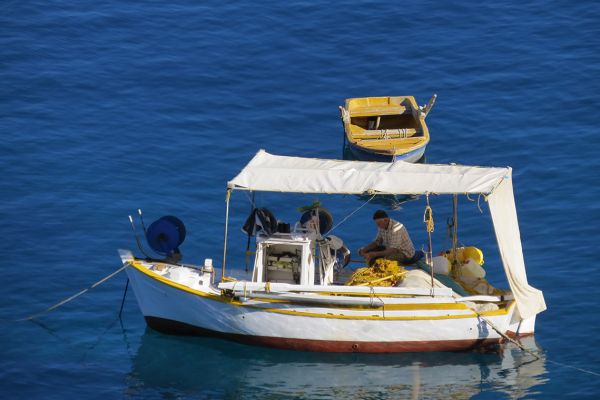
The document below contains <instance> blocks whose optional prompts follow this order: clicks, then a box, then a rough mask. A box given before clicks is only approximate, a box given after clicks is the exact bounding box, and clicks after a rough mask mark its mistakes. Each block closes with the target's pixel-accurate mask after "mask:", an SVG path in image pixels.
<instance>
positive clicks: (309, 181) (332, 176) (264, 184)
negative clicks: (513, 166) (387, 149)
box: [228, 150, 510, 194]
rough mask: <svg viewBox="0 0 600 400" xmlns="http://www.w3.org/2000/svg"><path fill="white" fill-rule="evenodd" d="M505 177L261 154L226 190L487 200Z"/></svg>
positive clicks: (475, 170)
mask: <svg viewBox="0 0 600 400" xmlns="http://www.w3.org/2000/svg"><path fill="white" fill-rule="evenodd" d="M509 174H510V168H508V167H505V168H484V167H470V166H464V165H433V164H411V163H407V162H403V161H397V162H395V163H380V162H366V161H344V160H324V159H317V158H302V157H286V156H276V155H272V154H269V153H267V152H265V151H264V150H260V151H259V152H258V153H256V155H255V156H254V158H253V159H252V160H251V161H250V162H249V163H248V165H246V167H244V169H243V170H242V171H241V172H240V173H239V174H238V176H236V177H235V178H234V179H233V180H231V181H230V182H229V183H228V187H229V188H231V189H246V190H255V191H270V192H299V193H328V194H362V193H381V194H424V193H438V194H444V193H446V194H447V193H483V194H489V193H491V192H492V190H493V189H494V187H496V186H497V185H498V184H500V182H501V181H502V179H504V178H505V177H506V176H508V175H509Z"/></svg>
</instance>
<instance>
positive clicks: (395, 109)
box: [350, 105, 407, 117]
mask: <svg viewBox="0 0 600 400" xmlns="http://www.w3.org/2000/svg"><path fill="white" fill-rule="evenodd" d="M406 111H407V108H406V107H404V106H400V105H383V106H364V107H353V108H351V109H350V117H377V116H380V115H400V114H404V113H405V112H406Z"/></svg>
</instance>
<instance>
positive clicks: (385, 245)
mask: <svg viewBox="0 0 600 400" xmlns="http://www.w3.org/2000/svg"><path fill="white" fill-rule="evenodd" d="M373 220H374V221H375V224H376V225H377V227H378V228H379V229H378V231H377V236H376V237H375V240H373V241H372V242H371V243H369V244H368V245H366V246H364V247H361V248H360V249H358V254H359V255H361V256H363V257H364V258H365V262H366V263H367V265H371V264H372V262H373V261H374V260H375V259H377V258H386V259H389V260H396V261H398V262H399V263H400V264H405V265H406V264H410V263H412V262H413V260H414V257H415V248H414V246H413V244H412V241H411V240H410V237H409V236H408V231H407V230H406V228H405V227H404V225H402V224H401V223H400V222H398V221H396V220H393V219H391V218H390V217H388V215H387V213H386V212H385V211H383V210H377V211H375V214H373Z"/></svg>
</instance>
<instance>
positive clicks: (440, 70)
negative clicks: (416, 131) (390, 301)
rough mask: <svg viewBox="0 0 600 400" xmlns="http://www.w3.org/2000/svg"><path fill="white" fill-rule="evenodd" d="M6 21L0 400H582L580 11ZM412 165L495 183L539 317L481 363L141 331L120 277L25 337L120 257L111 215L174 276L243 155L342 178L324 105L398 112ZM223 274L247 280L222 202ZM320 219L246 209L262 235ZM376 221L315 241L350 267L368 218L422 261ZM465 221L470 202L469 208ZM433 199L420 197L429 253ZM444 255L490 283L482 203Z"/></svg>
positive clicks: (596, 77) (482, 8)
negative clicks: (167, 234) (327, 242)
mask: <svg viewBox="0 0 600 400" xmlns="http://www.w3.org/2000/svg"><path fill="white" fill-rule="evenodd" d="M477 3H478V2H469V1H455V2H442V1H440V2H435V1H425V2H381V1H365V2H337V3H334V4H331V5H326V4H324V3H316V2H314V3H313V2H308V1H289V2H281V1H265V2H260V3H256V4H255V3H254V2H222V1H220V2H217V1H204V2H196V1H179V0H175V1H170V2H162V1H160V2H159V1H147V2H118V1H110V0H108V1H102V2H96V1H87V0H82V1H27V2H23V1H11V0H7V1H4V2H2V3H1V4H0V82H1V83H0V134H1V138H2V140H1V142H0V172H1V178H0V193H2V200H1V201H0V222H1V224H0V236H1V237H2V239H1V240H0V251H1V253H2V257H3V260H4V261H3V262H2V267H1V268H2V273H1V274H0V276H1V278H0V279H1V283H2V284H1V287H2V294H1V296H0V318H1V319H2V322H1V323H0V397H1V398H3V399H4V398H6V399H38V398H39V399H64V398H68V397H70V398H78V399H88V398H89V399H94V398H102V399H107V398H144V399H147V398H161V399H184V398H199V399H208V398H210V399H219V398H261V399H262V398H270V399H277V398H336V399H338V398H352V399H354V398H370V399H382V398H411V397H412V398H453V399H466V398H479V399H497V398H509V399H512V398H540V399H548V398H574V399H582V398H598V396H599V395H600V375H599V374H600V367H599V365H600V352H599V351H598V348H599V345H600V339H599V338H600V329H599V326H600V325H599V323H598V320H599V319H600V312H599V308H598V305H597V302H598V298H599V295H600V290H599V289H598V288H599V287H600V283H599V280H600V272H599V271H600V269H599V265H598V260H599V259H600V256H599V254H600V253H599V251H598V246H599V244H600V234H599V233H598V223H599V222H600V202H599V201H598V198H599V196H600V178H599V176H600V157H599V155H600V136H599V130H600V117H599V115H600V112H599V111H598V110H599V109H600V96H599V95H598V93H600V3H598V2H594V1H579V2H572V1H539V0H538V1H533V2H503V3H502V4H496V3H497V2H485V4H477ZM433 93H437V94H438V96H439V97H438V101H437V104H436V105H435V107H434V109H433V111H432V112H431V113H430V114H429V117H428V124H429V127H430V132H431V136H432V140H431V143H430V145H429V147H428V149H427V153H426V157H427V162H429V163H448V162H457V163H462V164H475V165H491V166H505V165H510V166H512V167H513V168H514V186H515V195H516V201H517V208H518V215H519V222H520V227H521V236H522V241H523V248H524V253H525V260H526V265H527V268H528V278H529V281H530V283H531V284H532V285H533V286H535V287H537V288H539V289H541V290H543V291H544V294H545V297H546V302H547V304H548V310H547V311H546V312H544V313H542V314H540V315H539V316H538V322H537V334H536V336H535V340H530V341H528V342H527V345H528V346H530V347H532V348H535V349H537V350H538V351H540V352H541V354H542V357H541V359H540V360H537V361H534V360H533V358H532V357H531V356H528V355H526V354H524V353H522V352H521V351H520V350H518V349H516V348H515V347H513V346H507V347H506V348H505V350H504V352H503V353H502V354H478V353H458V354H453V353H430V354H393V355H368V354H367V355H365V354H362V355H352V354H350V355H348V354H343V355H340V354H312V353H299V352H288V351H277V350H270V349H264V348H256V347H249V346H244V345H240V344H235V343H230V342H225V341H221V340H217V339H211V338H180V337H175V336H168V335H162V334H159V333H157V332H154V331H152V330H150V329H147V328H146V325H145V323H144V320H143V318H142V316H141V314H140V312H139V309H138V307H137V304H136V302H135V299H134V296H133V295H132V293H131V292H129V293H128V295H127V297H126V301H125V305H124V310H123V317H122V320H119V319H118V317H117V314H118V311H119V307H120V304H121V299H122V296H123V290H124V287H125V282H126V278H125V275H124V274H121V275H118V276H116V277H115V278H113V279H111V280H109V281H107V282H106V283H104V284H103V285H101V286H99V287H97V288H95V289H93V290H91V291H90V292H89V293H86V294H85V295H84V296H82V297H79V298H77V299H76V300H74V301H72V302H70V303H68V304H66V305H64V306H62V307H61V308H59V309H57V310H55V311H53V312H51V313H49V314H47V315H45V316H42V317H39V318H38V319H36V320H35V321H34V322H14V320H15V319H18V318H23V317H25V316H28V315H31V314H33V313H36V312H39V311H41V310H44V309H45V308H47V307H49V306H51V305H52V304H55V303H57V302H58V301H59V300H61V299H64V298H67V297H69V296H71V295H73V294H75V293H77V292H78V291H79V290H81V289H83V288H86V287H88V286H89V285H90V284H92V283H94V282H96V281H98V280H100V279H101V278H103V277H105V276H107V275H108V274H110V273H111V272H113V271H115V270H116V269H117V268H118V267H119V266H120V261H119V259H118V255H117V249H118V248H130V249H135V241H134V237H133V235H132V231H131V227H130V225H129V221H128V218H127V216H128V215H129V214H134V213H136V211H137V209H138V208H141V209H142V210H143V211H144V215H145V217H146V222H147V223H149V222H150V221H152V220H154V219H156V218H159V217H160V216H162V215H167V214H171V215H176V216H178V217H179V218H181V219H182V220H183V221H184V222H185V224H186V227H187V230H188V236H187V239H186V242H185V243H184V244H183V246H182V251H183V253H184V256H185V258H184V260H185V261H187V262H195V263H202V261H203V259H204V258H205V257H211V258H213V259H215V263H216V264H220V262H221V259H222V245H223V243H222V241H223V228H224V225H223V222H224V214H225V207H224V205H225V203H224V196H225V185H226V182H227V180H228V179H231V178H232V177H234V176H235V175H236V174H237V172H238V171H239V170H240V169H241V168H242V167H243V165H245V163H246V162H247V161H248V160H249V159H250V158H251V157H252V156H253V155H254V154H255V153H256V151H258V150H259V149H261V148H262V149H266V150H267V151H269V152H271V153H275V154H283V155H299V156H309V157H323V158H340V157H341V156H342V150H343V149H342V129H341V123H340V120H339V114H338V109H337V106H338V105H340V104H343V101H344V99H346V98H349V97H364V96H385V95H414V96H415V97H416V98H417V100H418V102H419V103H421V104H423V103H425V102H426V101H427V100H428V99H429V97H430V96H431V95H432V94H433ZM232 199H233V203H232V209H231V221H230V222H231V225H230V227H231V229H230V231H231V236H230V240H229V244H228V246H229V249H230V253H229V258H228V263H229V265H231V266H232V268H233V271H231V273H232V274H234V275H238V276H244V275H245V273H244V257H243V256H244V248H245V244H246V242H245V238H244V236H243V234H242V233H241V231H240V229H239V227H240V226H241V225H242V223H243V221H244V219H245V218H246V215H247V213H248V211H249V201H248V198H247V196H246V195H245V194H244V193H234V195H233V197H232ZM315 199H318V200H320V201H322V202H323V203H324V205H325V206H326V207H327V208H329V210H330V211H331V212H332V214H333V215H334V218H335V219H336V222H339V221H341V220H342V219H343V218H344V217H345V216H347V215H348V214H349V213H351V212H352V211H354V210H355V209H356V208H358V207H360V206H361V205H362V204H363V202H364V200H365V199H361V198H358V197H355V196H332V197H326V196H323V197H318V198H317V197H316V196H296V197H295V196H282V195H277V196H276V195H268V194H262V195H259V196H257V201H258V203H259V204H260V205H261V206H266V207H269V208H270V209H271V210H272V211H273V212H274V214H275V215H276V216H277V217H278V218H279V219H282V220H286V221H288V222H294V221H295V219H297V218H298V217H299V214H298V212H297V211H296V208H297V207H300V206H302V205H305V204H308V203H311V202H312V201H313V200H315ZM400 200H402V199H383V200H377V201H376V202H374V204H368V205H367V206H365V207H364V208H362V209H361V210H360V211H359V212H357V213H356V214H355V215H354V216H353V217H352V218H350V219H349V220H348V221H347V222H346V223H344V224H343V225H342V226H340V227H339V228H338V229H337V230H336V234H337V235H338V236H340V237H342V239H344V241H345V242H346V243H347V244H349V245H350V247H351V248H352V249H353V250H356V248H357V247H359V246H360V245H362V244H364V243H365V242H367V241H369V240H370V239H371V238H372V237H373V235H374V233H375V228H374V225H372V224H371V222H370V215H371V214H372V212H373V211H374V210H375V209H376V208H378V207H386V208H387V209H388V210H389V211H390V213H392V215H393V217H394V218H397V219H400V220H402V221H403V222H405V224H406V225H407V226H408V228H409V230H410V232H411V235H412V237H413V240H414V241H415V243H416V244H417V245H418V246H419V247H420V246H422V245H424V244H425V242H426V233H425V229H424V226H423V223H422V218H423V209H424V201H423V199H417V200H415V201H410V202H406V203H403V204H401V205H400V206H399V205H398V202H399V201H400ZM473 200H476V199H473ZM450 203H451V201H450V199H449V198H441V197H440V198H436V199H435V200H434V217H435V218H436V231H435V235H434V248H435V250H436V251H437V250H443V249H445V248H447V246H448V245H449V242H448V238H447V235H446V226H445V223H446V218H447V217H448V216H449V215H450ZM481 206H482V209H483V210H484V212H483V214H481V213H480V212H479V210H478V207H477V202H476V201H473V202H470V201H469V200H467V199H461V201H460V212H459V218H460V223H461V225H460V228H461V231H460V233H461V237H460V242H462V243H465V244H470V245H476V246H478V247H480V248H481V249H482V250H483V251H484V253H485V257H486V263H485V265H484V266H485V268H486V270H487V271H488V278H489V279H490V281H491V282H492V283H493V284H494V285H496V286H499V287H502V286H504V285H505V284H506V283H505V281H504V280H503V274H502V273H501V268H500V266H499V257H498V254H497V250H496V248H495V238H494V235H493V231H492V229H491V225H490V218H489V213H488V212H487V206H486V205H485V204H484V203H483V201H482V204H481Z"/></svg>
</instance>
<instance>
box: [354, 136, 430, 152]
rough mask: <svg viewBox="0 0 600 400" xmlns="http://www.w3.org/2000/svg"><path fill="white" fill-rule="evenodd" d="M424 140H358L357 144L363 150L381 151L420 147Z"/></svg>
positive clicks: (419, 138) (421, 138)
mask: <svg viewBox="0 0 600 400" xmlns="http://www.w3.org/2000/svg"><path fill="white" fill-rule="evenodd" d="M425 140H426V139H425V138H423V137H418V138H408V139H380V140H359V141H358V142H357V144H360V146H362V147H364V148H369V149H374V150H383V149H390V150H391V149H394V148H396V149H407V148H412V147H414V146H417V145H420V144H422V143H423V141H425Z"/></svg>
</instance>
